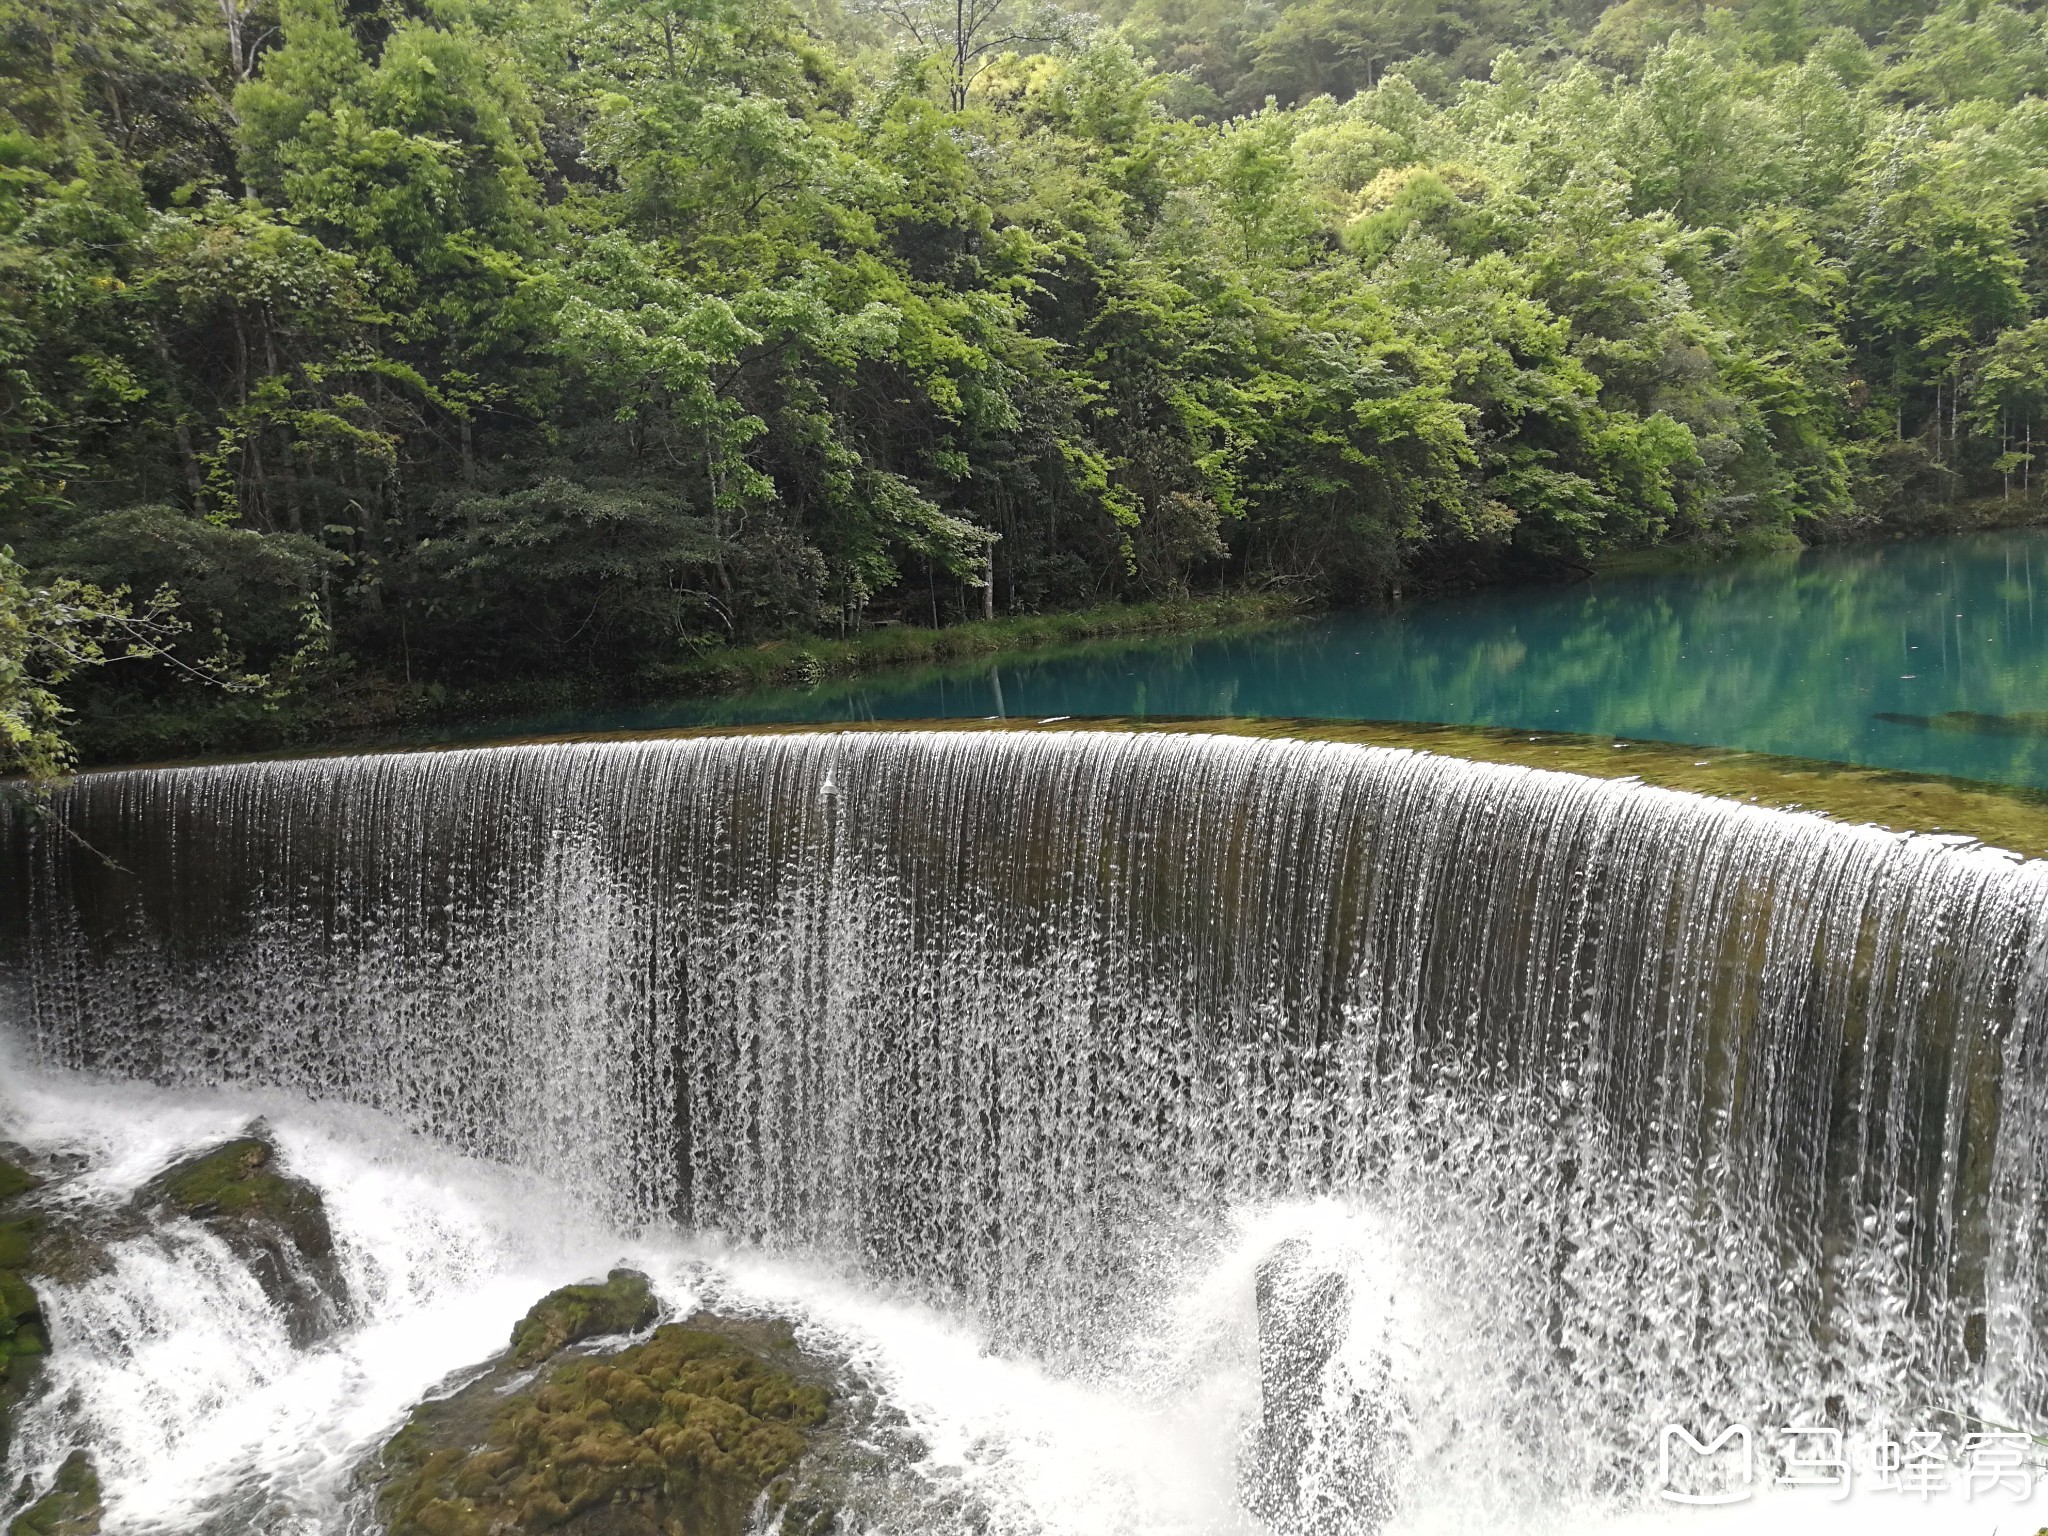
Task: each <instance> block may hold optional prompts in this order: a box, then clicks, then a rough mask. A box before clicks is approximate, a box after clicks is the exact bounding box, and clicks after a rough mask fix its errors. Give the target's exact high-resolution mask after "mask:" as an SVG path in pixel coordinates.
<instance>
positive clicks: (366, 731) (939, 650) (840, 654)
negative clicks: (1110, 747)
mask: <svg viewBox="0 0 2048 1536" xmlns="http://www.w3.org/2000/svg"><path fill="white" fill-rule="evenodd" d="M1310 609H1311V605H1310V604H1308V603H1307V602H1305V601H1304V600H1303V599H1302V598H1301V597H1300V596H1298V595H1296V594H1293V593H1286V592H1239V593H1226V594H1221V595H1218V596H1213V597H1190V598H1182V599H1178V600H1175V601H1171V602H1159V603H1124V604H1108V605H1105V606H1103V607H1099V608H1088V609H1079V610H1076V611H1073V612H1068V613H1046V614H1017V615H1009V616H1005V617H1002V618H996V619H975V620H970V621H968V622H967V623H964V624H955V625H951V626H948V627H947V628H944V629H927V628H921V627H913V626H910V625H888V626H885V627H881V628H877V629H872V630H868V631H866V632H864V633H861V634H856V635H848V636H845V637H843V638H841V637H832V636H807V637H803V638H793V639H783V640H771V641H767V642H765V643H763V644H760V645H754V646H736V647H731V648H725V649H720V650H715V651H710V652H706V653H704V654H703V655H700V656H695V657H691V658H689V659H687V660H684V661H678V662H672V663H666V664H663V665H660V666H658V667H655V668H650V669H649V670H648V671H647V673H646V674H645V675H644V680H643V682H642V683H641V685H640V686H639V687H637V688H632V689H626V688H609V689H608V688H605V687H602V686H599V685H596V684H593V683H590V682H585V681H577V680H570V679H545V678H544V679H535V680H532V681H530V682H521V683H507V684H497V685H493V686H490V687H481V688H468V689H458V688H447V687H443V686H441V685H439V684H401V683H392V682H389V681H386V680H381V679H377V680H369V681H362V682H354V683H351V684H348V685H340V686H334V687H331V688H328V689H324V690H321V691H318V692H311V693H308V694H305V695H301V696H298V697H293V698H287V699H282V700H275V699H268V700H267V699H260V698H256V697H252V696H249V695H236V694H209V695H204V696H198V695H193V696H188V697H190V698H193V699H198V700H200V702H189V703H184V704H181V705H179V706H177V707H173V708H158V709H147V710H145V709H138V708H134V707H133V705H134V703H135V701H133V700H127V701H124V703H126V704H127V706H128V707H126V708H124V709H123V710H121V711H120V712H119V713H114V712H107V713H91V712H86V713H81V714H80V716H79V717H78V719H77V720H76V721H75V722H74V729H73V730H72V732H71V735H72V739H73V740H74V742H75V743H76V745H77V747H78V755H79V763H80V765H81V766H82V767H100V766H112V765H115V764H121V763H136V762H150V761H158V760H162V759H170V758H184V757H215V756H222V755H237V754H243V753H261V752H271V751H281V750H288V749H292V748H301V747H304V748H322V747H346V746H350V745H360V744H363V743H366V742H369V741H371V740H374V739H377V738H388V737H390V736H391V735H393V734H395V733H401V732H413V731H426V730H432V729H434V728H436V727H450V728H453V727H458V726H462V725H466V724H475V723H478V722H485V721H496V720H504V719H509V718H516V717H519V716H528V715H538V714H544V713H552V712H559V711H569V710H592V709H601V708H606V707H623V706H630V705H633V704H638V703H651V702H655V701H666V700H683V699H715V698H719V697H724V696H730V695H735V694H743V693H749V692H752V691H754V690H757V689H767V688H815V687H817V686H819V685H821V684H824V683H827V682H830V681H833V680H844V679H849V678H854V677H862V676H868V675H871V674H874V673H878V672H888V671H895V670H898V669H908V668H913V667H921V666H935V665H943V664H945V663H948V662H960V661H969V660H975V659H984V660H989V661H994V662H998V663H1000V662H1001V661H1002V660H1003V659H1004V658H1005V657H1008V656H1012V655H1015V656H1024V655H1035V654H1042V653H1044V652H1047V651H1051V650H1055V649H1057V648H1059V647H1061V646H1072V645H1080V644H1085V643H1088V642H1092V641H1101V640H1114V639H1119V638H1125V637H1137V636H1147V635H1165V634H1198V633H1215V632H1221V631H1225V630H1230V629H1236V628H1241V627H1245V626H1251V625H1262V624H1270V623H1274V622H1276V621H1280V620H1284V619H1288V618H1294V617H1298V616H1301V615H1304V614H1306V613H1308V612H1309V611H1310Z"/></svg>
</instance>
